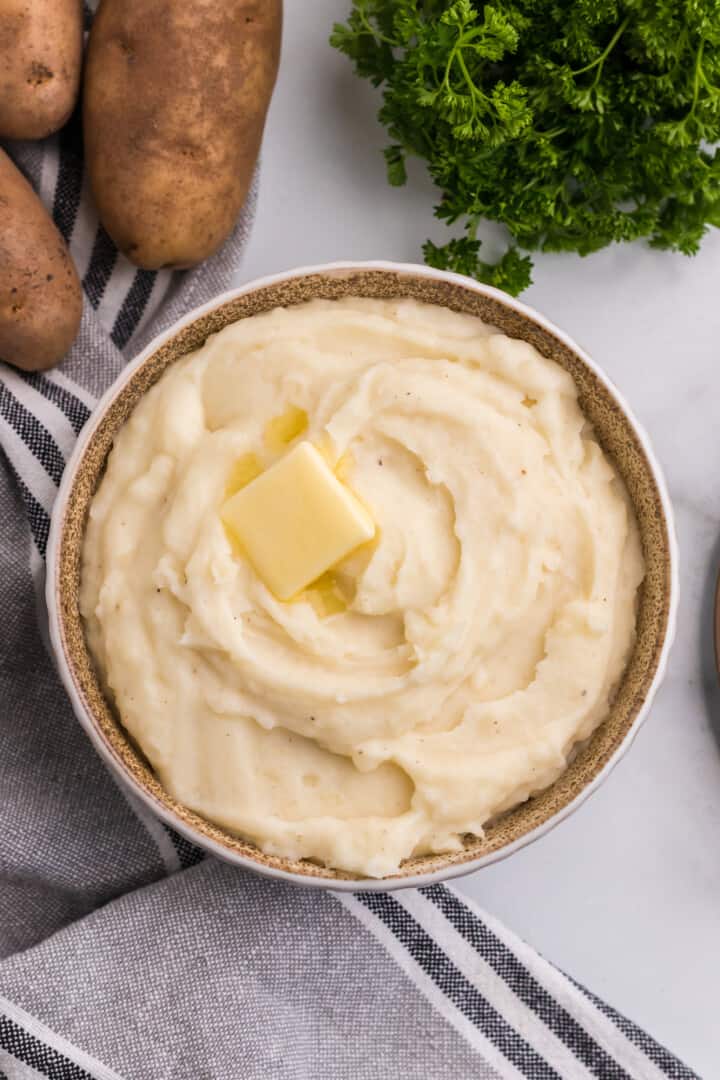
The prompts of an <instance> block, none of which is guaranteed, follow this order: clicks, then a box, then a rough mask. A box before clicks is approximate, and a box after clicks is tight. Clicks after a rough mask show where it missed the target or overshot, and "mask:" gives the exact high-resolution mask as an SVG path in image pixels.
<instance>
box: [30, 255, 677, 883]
mask: <svg viewBox="0 0 720 1080" xmlns="http://www.w3.org/2000/svg"><path fill="white" fill-rule="evenodd" d="M372 275H378V278H377V280H378V282H379V281H380V279H381V278H382V280H387V278H388V275H391V276H394V278H395V279H396V280H397V283H398V295H408V292H407V291H405V292H404V293H403V287H404V289H405V290H408V289H410V288H411V287H412V288H414V289H416V290H420V291H422V289H423V288H426V289H427V288H428V287H429V285H428V284H424V283H428V282H429V283H432V288H433V289H436V290H440V291H441V292H442V291H445V292H446V293H447V295H448V297H453V296H457V290H458V289H460V290H464V291H469V292H470V293H471V294H476V296H479V297H481V298H484V299H483V300H482V303H487V304H489V305H491V306H495V305H500V309H505V310H504V312H502V314H503V316H505V315H506V316H507V317H508V318H509V319H511V321H512V320H515V321H517V320H518V317H519V320H520V321H521V322H522V323H523V325H524V328H525V333H526V334H528V335H530V336H531V337H533V336H534V337H535V338H538V336H539V338H540V339H542V340H544V341H547V342H549V343H550V344H549V345H548V348H549V349H550V348H555V347H557V348H558V349H559V350H560V351H561V352H562V351H565V352H566V353H567V354H568V355H569V356H570V357H571V362H572V363H573V364H576V363H577V362H578V361H579V362H580V366H581V367H582V366H584V367H585V368H587V369H588V370H589V372H590V374H591V376H592V377H594V381H595V383H596V384H597V387H598V388H599V389H598V391H597V392H598V393H600V394H601V395H607V400H606V405H605V407H607V408H609V409H610V410H611V411H619V412H620V413H621V414H622V417H623V419H624V421H625V423H626V425H627V430H626V431H624V432H623V437H624V438H627V439H629V440H631V441H632V442H633V446H632V453H633V454H635V455H640V457H639V458H638V460H640V461H641V462H642V464H643V467H645V468H646V469H647V477H648V479H650V481H651V485H652V488H653V507H654V513H656V514H657V516H658V523H657V528H658V529H659V534H660V535H661V537H662V538H663V545H664V546H663V549H662V552H661V554H662V560H663V566H664V582H663V586H662V590H663V595H662V608H661V614H660V616H659V618H660V620H661V625H660V626H659V627H656V629H655V634H654V637H653V643H652V646H653V647H652V661H651V663H649V664H648V665H647V668H648V670H647V671H646V672H645V675H644V681H643V692H642V694H637V693H636V694H635V698H634V699H633V706H632V709H631V710H629V713H628V718H627V723H626V726H625V728H624V731H623V734H622V736H621V737H620V738H619V740H618V741H617V745H615V746H614V747H613V749H612V751H611V752H610V753H609V754H607V755H606V757H605V760H603V761H602V763H601V764H599V765H598V767H597V768H596V769H594V771H593V772H592V775H591V777H590V779H589V780H588V781H587V782H586V783H584V784H583V785H582V786H581V787H580V788H579V790H577V791H576V792H575V793H574V794H573V795H571V796H570V797H568V798H567V799H565V800H564V801H563V802H562V803H561V805H560V806H558V808H557V809H555V810H554V811H553V812H551V813H549V814H547V815H546V816H545V818H544V819H543V820H541V821H540V822H539V823H538V824H536V825H534V826H532V827H530V828H527V829H522V828H521V829H519V830H517V831H518V835H517V836H515V838H514V839H512V840H511V841H509V842H507V843H498V844H497V845H496V846H495V847H491V848H490V849H489V850H485V851H482V850H481V851H480V852H479V853H477V848H478V847H482V844H483V842H482V841H477V840H474V841H473V842H472V844H470V845H469V846H468V847H467V848H466V849H464V850H463V851H461V852H457V853H450V854H446V855H435V856H423V857H421V858H419V859H413V860H410V861H409V862H408V863H407V864H403V866H402V867H401V868H400V871H399V873H398V874H396V875H392V876H390V877H386V878H381V879H375V878H358V877H354V876H353V875H350V874H347V873H343V872H339V871H334V870H328V869H326V868H324V867H320V866H317V865H315V864H313V863H307V862H305V861H302V862H299V863H297V862H291V861H290V860H287V859H282V858H279V857H274V856H267V855H265V854H264V853H262V852H260V851H259V850H258V849H257V848H255V847H254V845H252V844H249V843H247V842H245V841H243V840H241V839H239V838H237V837H233V836H231V834H229V833H228V832H226V831H225V830H224V829H222V828H219V827H218V826H215V825H213V824H212V823H210V822H206V821H205V820H204V819H202V818H200V817H199V816H198V815H196V814H194V813H193V812H192V811H189V810H188V809H187V808H186V807H182V806H179V805H178V804H177V803H175V802H174V801H173V800H172V799H171V798H170V796H169V795H167V793H165V792H164V791H163V790H162V788H160V785H159V783H158V781H157V779H156V778H154V776H153V775H152V773H151V770H150V769H149V768H148V766H147V764H146V763H143V762H142V758H141V755H140V754H138V753H137V750H136V749H135V748H134V747H133V746H132V744H131V742H130V740H129V739H128V738H127V737H126V736H125V735H124V733H123V729H122V728H121V726H120V725H119V723H118V722H117V720H116V719H115V720H114V721H113V724H114V728H113V731H112V732H110V733H109V734H108V731H107V730H106V729H104V728H103V725H102V724H101V721H100V719H99V718H98V716H96V715H95V714H94V712H93V710H92V708H91V707H90V704H89V701H88V697H87V694H86V690H85V688H84V687H83V684H82V677H81V674H80V671H81V669H83V670H84V663H85V661H86V660H87V649H86V648H85V649H84V653H85V656H84V658H83V663H81V664H79V663H78V658H77V657H76V656H74V655H73V652H72V649H71V648H70V644H69V642H70V639H71V637H72V636H73V635H72V633H69V630H73V628H74V631H75V637H76V640H77V633H78V629H77V625H75V624H76V623H77V624H78V625H79V624H80V619H79V613H78V611H77V585H76V584H75V585H74V590H73V589H70V588H68V589H65V587H64V585H63V581H64V579H65V578H68V577H69V576H70V574H69V571H68V566H70V565H73V566H74V567H75V570H74V573H75V581H77V573H78V571H77V566H78V565H79V564H78V558H79V555H78V547H79V545H78V544H75V545H72V544H71V542H70V539H69V538H68V533H70V531H71V529H70V528H69V527H68V521H69V520H71V519H72V518H73V502H72V498H73V496H74V495H75V494H76V485H77V484H78V476H79V471H80V470H81V466H82V463H83V460H84V457H85V454H86V451H87V450H88V447H89V446H90V444H91V442H92V441H93V440H94V439H95V438H98V437H99V436H98V431H99V429H100V428H101V425H102V423H103V421H104V420H105V418H106V416H107V414H108V410H109V409H110V407H111V406H112V404H113V402H115V401H116V399H117V398H118V396H119V395H120V394H121V392H122V391H123V390H124V389H125V387H126V386H127V385H128V384H129V383H130V382H131V380H133V378H134V376H135V375H136V373H137V372H139V371H140V370H141V369H144V368H145V366H146V365H147V364H148V361H149V360H150V359H151V358H152V357H153V356H154V355H155V354H157V353H158V351H159V350H161V349H162V348H163V346H166V345H167V344H168V343H169V342H171V340H173V339H175V338H176V337H178V335H180V334H181V332H182V331H184V330H186V329H187V328H188V327H190V326H191V325H192V324H194V323H196V322H197V321H198V320H200V319H203V318H204V317H205V316H207V315H209V314H212V313H213V312H217V311H218V309H220V308H223V307H225V306H226V305H230V304H232V303H233V302H235V301H238V300H240V299H241V298H243V297H245V298H247V297H248V296H249V295H250V294H255V293H258V292H262V291H269V292H270V293H272V292H273V291H274V290H277V289H278V288H279V289H280V290H281V291H282V290H283V289H289V290H290V295H292V290H293V289H294V288H297V286H298V285H299V283H300V279H303V278H320V279H323V282H322V283H323V287H327V288H331V287H332V286H333V285H334V284H335V283H337V282H340V281H342V282H343V283H344V284H343V285H342V288H343V289H346V288H347V284H346V283H347V282H348V281H349V280H352V279H357V280H360V279H362V280H363V281H368V280H369V279H370V277H371V276H372ZM378 287H379V286H378ZM348 294H350V293H348ZM366 295H367V293H366ZM435 302H440V301H435ZM466 302H467V303H470V302H471V301H470V299H469V298H468V299H467V300H466ZM475 302H476V303H479V302H480V301H477V300H476V301H475ZM450 306H453V305H452V303H451V304H450ZM458 306H459V305H458ZM500 309H498V310H497V312H496V314H500V313H501V312H500ZM518 336H520V337H524V336H525V335H524V334H519V335H518ZM193 347H197V346H196V345H194V346H193ZM591 381H592V379H591ZM601 441H602V440H601ZM85 501H87V500H85ZM85 509H86V507H85ZM76 513H80V510H77V511H76ZM678 584H679V583H678V551H677V541H676V537H675V528H674V519H673V511H672V506H671V503H670V498H669V495H668V492H667V487H666V484H665V479H664V477H663V473H662V469H661V468H660V465H659V463H658V461H657V459H656V458H655V455H654V453H653V451H652V448H651V445H650V441H649V439H648V436H647V434H646V433H645V431H644V429H643V428H642V426H641V425H640V424H639V423H638V421H637V420H636V419H635V417H634V416H633V414H632V412H631V410H630V408H629V406H628V404H627V402H626V401H625V399H624V397H623V396H622V394H621V393H620V392H619V391H618V390H617V388H616V387H615V386H614V385H613V384H612V383H611V381H610V380H609V378H608V376H607V375H606V374H605V373H604V372H603V371H602V369H601V368H599V367H598V365H597V364H596V363H595V362H594V361H593V360H592V359H591V358H590V357H589V356H588V355H587V353H585V352H584V350H583V349H581V348H580V346H578V345H577V344H576V343H575V342H574V341H573V340H572V339H571V338H570V337H569V336H568V335H567V334H565V333H564V332H563V331H562V330H560V329H559V328H558V327H557V326H555V325H554V324H553V323H551V322H550V321H549V320H548V319H546V318H545V317H544V316H543V315H541V314H539V313H538V312H537V311H534V310H533V309H532V308H530V307H528V306H527V305H525V304H523V303H521V302H520V301H518V300H516V299H514V298H512V297H510V296H507V295H506V294H505V293H503V292H500V291H499V290H498V289H494V288H491V287H490V286H487V285H481V284H479V283H477V282H475V281H473V280H471V279H469V278H465V277H462V276H461V275H458V274H451V273H446V272H442V271H438V270H433V269H430V268H428V267H426V266H419V265H414V264H405V263H392V262H334V263H327V264H323V265H318V266H306V267H300V268H298V269H295V270H290V271H286V272H283V273H279V274H274V275H271V276H268V277H263V278H260V279H257V280H255V281H251V282H249V283H247V284H246V285H243V286H241V287H239V288H237V289H232V290H230V291H228V292H225V293H223V294H221V295H220V296H217V297H215V298H214V299H213V300H211V301H209V302H208V303H206V304H204V305H202V306H201V307H198V308H195V309H194V310H192V311H190V312H188V314H187V315H185V316H184V317H183V318H181V319H179V320H178V321H177V322H176V323H174V324H173V325H172V326H171V327H170V328H168V329H167V330H165V331H164V332H163V333H161V334H159V335H158V336H157V337H156V338H155V339H154V340H153V341H152V342H150V344H149V345H148V346H147V347H146V348H145V349H143V351H142V352H141V353H140V354H139V355H138V356H137V357H136V358H135V359H134V360H133V361H131V362H130V363H129V364H128V365H127V366H126V367H125V368H124V370H123V371H122V373H121V374H120V376H119V377H118V379H117V380H116V381H115V382H114V383H113V384H112V386H110V387H109V389H108V390H107V391H106V393H105V394H104V395H103V396H102V398H101V399H100V401H99V402H98V404H97V406H96V408H95V409H94V411H93V413H92V415H91V417H90V419H89V420H88V422H87V424H86V425H85V427H84V428H83V431H82V433H81V435H80V437H79V439H78V441H77V444H76V446H75V449H74V451H73V453H72V455H71V457H70V460H69V461H68V464H67V466H66V469H65V473H64V476H63V479H62V483H61V485H60V488H59V492H58V496H57V499H56V502H55V506H54V509H53V515H52V522H51V528H50V536H49V540H48V549H47V582H46V601H47V610H48V616H49V629H50V641H51V644H52V648H53V652H54V655H55V659H56V663H57V668H58V671H59V674H60V677H61V679H62V682H63V685H64V687H65V689H66V691H67V694H68V696H69V698H70V702H71V704H72V707H73V710H74V712H75V715H76V716H77V718H78V720H79V721H80V723H81V724H82V726H83V728H84V729H85V731H86V732H87V734H88V735H89V737H90V739H91V741H92V742H93V744H94V746H95V748H96V750H97V751H98V752H99V754H100V756H101V757H102V758H103V759H104V761H105V762H106V764H107V765H108V766H109V767H110V769H111V770H112V772H113V773H114V774H115V775H116V776H117V777H118V779H119V780H120V781H121V783H122V784H124V785H125V786H127V787H129V788H130V789H131V790H132V791H133V793H134V794H135V795H136V796H137V797H138V798H139V799H140V800H141V802H142V803H143V804H144V805H145V806H146V807H148V808H149V809H150V810H151V811H152V812H153V814H155V815H156V816H157V817H158V818H160V819H161V820H162V821H164V822H165V823H166V824H168V825H170V826H171V827H172V828H174V829H176V830H177V831H178V832H179V833H180V834H181V835H183V836H185V837H187V839H189V840H191V841H192V842H193V843H196V844H198V845H199V846H200V847H202V848H204V849H205V850H206V851H208V852H210V853H211V854H214V855H217V856H218V857H220V858H222V859H225V860H226V861H229V862H231V863H234V864H235V865H237V866H241V867H243V868H245V869H248V870H253V871H256V872H259V873H262V874H265V875H267V876H269V877H273V878H279V879H282V880H284V881H288V882H292V883H294V884H300V885H304V886H316V887H321V888H332V889H338V890H344V891H347V890H355V889H363V890H372V891H385V890H391V889H399V888H412V887H418V886H425V885H429V884H432V883H434V882H438V881H442V880H448V879H451V878H455V877H459V876H461V875H464V874H469V873H472V872H474V871H476V870H479V869H480V868H482V867H484V866H488V865H490V864H491V863H494V862H497V861H498V860H500V859H503V858H506V857H507V856H509V855H511V854H512V853H513V852H515V851H518V850H519V849H520V848H522V847H524V846H525V845H526V844H529V843H531V842H532V841H534V840H537V839H539V838H540V837H541V836H543V835H544V834H545V833H547V832H548V831H549V830H550V829H552V828H554V827H555V826H556V825H558V824H559V823H560V822H561V821H563V820H564V819H565V818H566V817H568V815H569V814H571V813H572V812H573V811H575V810H577V808H578V807H579V806H580V805H581V804H582V803H583V802H584V801H585V800H586V799H587V798H588V796H589V795H591V794H592V793H593V792H594V791H596V790H597V788H598V787H599V786H600V784H601V783H602V782H603V780H605V778H606V777H607V776H608V774H609V773H610V771H611V770H612V768H613V767H614V766H615V765H616V764H617V762H618V761H619V760H620V758H621V757H622V756H623V755H624V754H625V752H626V751H627V750H628V748H629V747H630V745H631V743H632V741H633V739H634V738H635V736H636V734H637V732H638V730H639V728H640V726H641V724H642V723H643V721H644V719H645V717H646V716H647V714H648V712H649V709H650V706H651V704H652V701H653V699H654V697H655V694H656V692H657V689H658V687H659V686H660V683H661V682H662V679H663V677H664V675H665V671H666V667H667V660H668V654H669V651H670V648H671V646H672V642H673V640H674V636H675V629H676V622H677V605H678ZM83 643H84V638H83ZM632 662H633V660H632V658H631V661H630V664H629V665H628V670H629V668H630V666H631V664H632ZM85 677H87V676H85ZM105 711H106V712H107V708H106V709H105ZM105 723H106V725H107V720H106V721H105ZM602 727H603V725H600V728H602ZM600 728H599V729H598V731H599V730H600ZM596 735H597V732H596V733H595V734H594V735H593V736H592V737H591V739H590V740H588V744H590V745H591V744H592V742H593V740H594V738H595V737H596ZM123 744H124V745H123ZM143 770H144V775H143ZM138 771H139V772H140V774H141V775H142V776H143V778H142V780H139V779H138V776H137V773H138ZM566 773H567V770H566ZM566 773H564V774H563V776H565V775H566ZM562 778H563V777H560V778H559V779H558V781H556V783H555V784H553V785H551V787H550V788H549V789H546V791H545V792H541V793H540V794H539V795H538V796H536V797H535V798H536V799H538V800H539V799H542V798H543V797H544V796H546V793H548V798H550V800H551V799H552V795H551V794H550V793H552V792H553V790H554V789H555V788H556V786H557V785H558V784H560V783H561V781H562ZM534 801H535V800H532V799H531V800H529V801H528V803H524V804H522V805H521V806H520V807H518V808H516V810H513V811H511V812H510V815H517V817H516V818H515V819H514V820H520V821H521V820H522V816H523V814H525V816H526V817H527V816H530V817H532V811H530V812H529V814H528V811H526V808H527V807H529V806H530V804H532V803H533V802H534ZM416 867H418V868H417V869H416Z"/></svg>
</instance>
